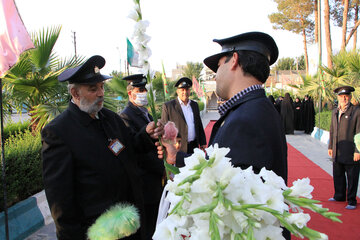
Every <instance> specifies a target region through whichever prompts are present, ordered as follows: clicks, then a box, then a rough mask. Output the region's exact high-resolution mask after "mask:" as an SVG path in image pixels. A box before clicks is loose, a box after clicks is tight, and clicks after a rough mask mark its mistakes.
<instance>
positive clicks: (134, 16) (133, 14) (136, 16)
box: [128, 10, 139, 21]
mask: <svg viewBox="0 0 360 240" xmlns="http://www.w3.org/2000/svg"><path fill="white" fill-rule="evenodd" d="M128 18H130V19H132V20H134V21H137V20H138V19H139V14H138V13H137V12H136V11H135V10H131V11H130V13H129V15H128Z"/></svg>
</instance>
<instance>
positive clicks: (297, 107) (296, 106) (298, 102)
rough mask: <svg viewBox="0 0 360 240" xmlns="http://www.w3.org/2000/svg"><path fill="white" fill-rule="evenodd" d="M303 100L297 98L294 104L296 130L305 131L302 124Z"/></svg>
mask: <svg viewBox="0 0 360 240" xmlns="http://www.w3.org/2000/svg"><path fill="white" fill-rule="evenodd" d="M301 112H302V109H301V100H300V98H299V97H296V98H295V102H294V128H295V130H303V128H302V126H301V125H302V124H301V120H302V117H301Z"/></svg>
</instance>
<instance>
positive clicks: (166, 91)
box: [161, 61, 169, 100]
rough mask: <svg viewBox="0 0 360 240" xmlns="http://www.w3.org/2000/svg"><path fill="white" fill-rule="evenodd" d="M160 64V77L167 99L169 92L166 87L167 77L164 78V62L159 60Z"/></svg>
mask: <svg viewBox="0 0 360 240" xmlns="http://www.w3.org/2000/svg"><path fill="white" fill-rule="evenodd" d="M161 65H162V70H163V72H162V74H161V78H162V80H163V84H164V96H165V100H166V99H168V97H169V92H168V87H167V79H166V74H165V68H164V63H163V62H162V61H161Z"/></svg>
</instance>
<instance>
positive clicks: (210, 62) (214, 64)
mask: <svg viewBox="0 0 360 240" xmlns="http://www.w3.org/2000/svg"><path fill="white" fill-rule="evenodd" d="M226 54H227V53H218V54H215V55H212V56H210V57H207V58H205V59H204V63H205V65H206V66H207V67H208V68H210V69H211V70H212V71H214V72H215V73H216V71H217V69H218V67H219V66H218V63H219V59H220V58H221V57H223V56H225V55H226Z"/></svg>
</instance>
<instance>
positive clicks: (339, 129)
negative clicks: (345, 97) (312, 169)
mask: <svg viewBox="0 0 360 240" xmlns="http://www.w3.org/2000/svg"><path fill="white" fill-rule="evenodd" d="M338 117H339V110H338V109H337V108H336V109H334V110H333V111H332V115H331V125H330V138H329V146H328V148H329V149H332V150H333V158H334V160H335V161H336V162H339V163H343V164H359V162H354V153H355V152H356V153H358V152H359V151H358V149H356V147H355V143H354V136H355V134H357V133H359V132H360V108H359V107H358V106H354V105H352V104H350V106H349V108H348V109H347V110H346V112H345V113H343V114H342V115H341V121H340V124H339V122H338Z"/></svg>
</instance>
